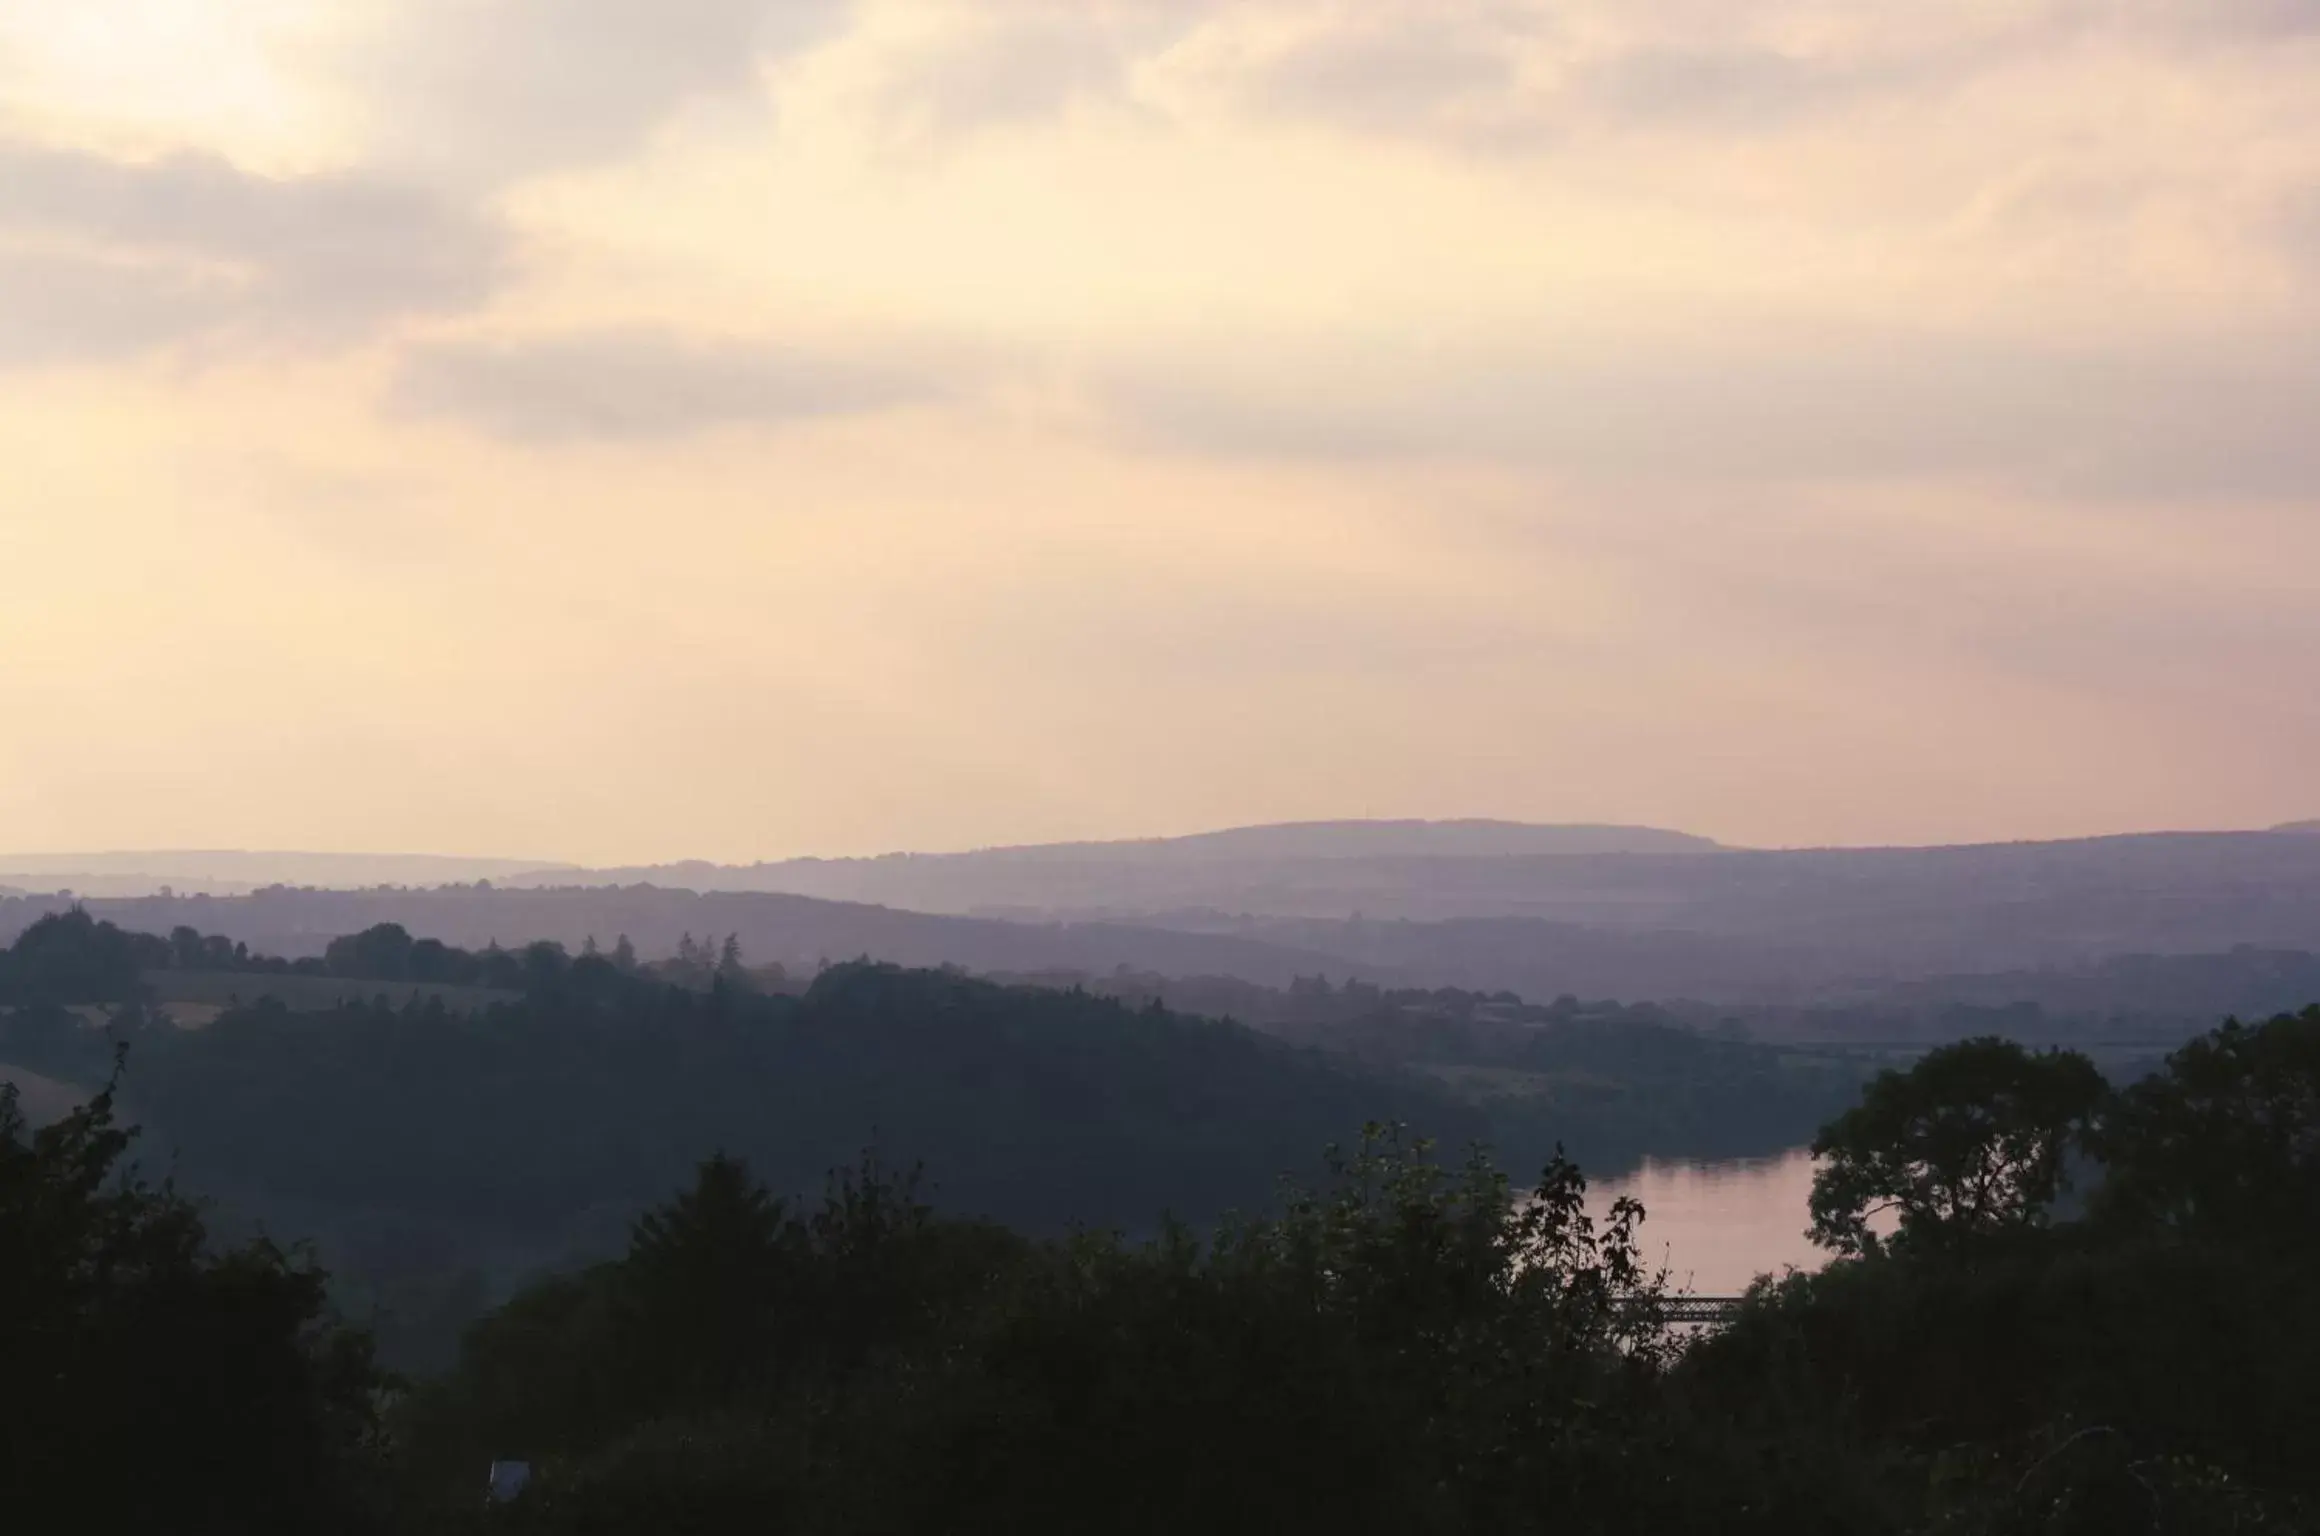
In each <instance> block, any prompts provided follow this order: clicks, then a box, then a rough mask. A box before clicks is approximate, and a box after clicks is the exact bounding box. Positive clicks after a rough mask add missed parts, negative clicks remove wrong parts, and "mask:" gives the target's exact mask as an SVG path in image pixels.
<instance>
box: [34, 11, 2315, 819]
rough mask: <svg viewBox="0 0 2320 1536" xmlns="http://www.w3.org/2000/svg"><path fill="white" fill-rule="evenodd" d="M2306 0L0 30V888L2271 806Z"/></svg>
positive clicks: (143, 24) (2302, 523) (2298, 514)
mask: <svg viewBox="0 0 2320 1536" xmlns="http://www.w3.org/2000/svg"><path fill="white" fill-rule="evenodd" d="M2315 80H2320V0H1918V3H1910V4H1902V3H1885V0H1554V3H1544V0H1358V3H1337V4H1331V3H1304V0H1232V3H1225V0H1080V3H1076V4H1066V3H1051V0H973V3H964V0H961V3H948V0H857V3H854V4H845V3H840V0H74V3H73V4H71V5H56V4H53V3H49V0H0V847H5V848H9V849H14V850H23V851H39V850H63V849H76V848H162V847H189V846H190V847H210V848H216V847H253V848H310V849H322V850H339V851H350V850H358V849H372V850H409V851H430V852H441V853H471V854H507V855H521V856H530V857H540V858H565V859H574V860H579V861H584V862H626V861H643V860H652V859H665V858H679V857H706V858H715V859H728V860H746V859H754V858H773V857H781V856H786V855H793V854H808V853H818V854H837V853H860V852H875V851H881V850H887V849H899V848H926V849H938V848H960V847H972V846H978V845H985V844H992V843H1014V842H1029V841H1040V840H1048V839H1063V838H1082V837H1106V836H1138V835H1152V834H1161V833H1171V832H1182V831H1191V830H1197V829H1201V828H1206V827H1215V826H1224V825H1234V824H1244V823H1251V822H1260V821H1272V820H1287V819H1312V818H1333V817H1352V816H1431V817H1449V816H1500V817H1512V818H1521V819H1529V820H1541V821H1611V822H1626V823H1646V824H1655V825H1662V826H1673V827H1681V828H1685V829H1688V830H1692V831H1696V832H1700V833H1704V834H1707V835H1711V836H1715V837H1718V838H1721V839H1723V840H1725V841H1727V842H1734V843H1744V844H1757V845H1798V844H1821V843H1882V842H1937V841H1963V840H1981V839H2000V838H2016V837H2043V836H2066V835H2077V834H2084V833H2095V832H2108V831H2118V830H2128V829H2137V828H2157V827H2234V826H2259V825H2267V824H2270V823H2272V822H2278V821H2285V820H2289V819H2292V818H2297V817H2307V816H2313V815H2320V767H2316V766H2315V765H2320V90H2315V89H2313V82H2314V81H2315Z"/></svg>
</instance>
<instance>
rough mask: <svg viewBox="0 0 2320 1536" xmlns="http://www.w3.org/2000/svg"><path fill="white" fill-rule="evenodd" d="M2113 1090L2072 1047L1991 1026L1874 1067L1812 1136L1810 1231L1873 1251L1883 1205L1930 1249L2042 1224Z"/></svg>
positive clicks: (1913, 1240)
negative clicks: (2001, 1034) (1854, 1095)
mask: <svg viewBox="0 0 2320 1536" xmlns="http://www.w3.org/2000/svg"><path fill="white" fill-rule="evenodd" d="M2107 1092H2108V1090H2107V1088H2106V1087H2105V1085H2104V1083H2103V1080H2102V1074H2100V1073H2099V1072H2097V1071H2096V1070H2095V1068H2094V1064H2093V1063H2092V1062H2090V1061H2088V1060H2087V1059H2086V1058H2085V1057H2084V1056H2081V1055H2079V1054H2078V1053H2076V1052H2075V1051H2045V1052H2040V1053H2036V1054H2033V1053H2032V1052H2030V1051H2027V1050H2025V1049H2024V1048H2023V1047H2022V1046H2020V1045H2018V1044H2016V1043H2014V1042H2013V1041H2010V1040H2001V1039H1997V1038H1995V1037H1983V1038H1980V1039H1975V1040H1961V1041H1959V1042H1958V1043H1956V1044H1954V1045H1945V1046H1942V1047H1941V1048H1939V1049H1937V1050H1934V1051H1931V1052H1928V1053H1927V1054H1926V1055H1925V1056H1924V1057H1923V1058H1922V1059H1921V1060H1919V1061H1918V1062H1917V1063H1916V1064H1915V1065H1913V1066H1911V1067H1910V1068H1909V1069H1908V1070H1906V1071H1888V1072H1885V1073H1883V1074H1881V1075H1879V1076H1878V1078H1877V1079H1876V1080H1875V1081H1874V1082H1872V1083H1871V1084H1870V1085H1869V1087H1868V1090H1867V1092H1865V1093H1864V1094H1863V1095H1862V1098H1861V1102H1860V1103H1859V1104H1858V1105H1857V1106H1855V1107H1854V1108H1852V1109H1850V1110H1848V1111H1846V1112H1845V1113H1844V1114H1843V1115H1840V1116H1839V1117H1838V1118H1837V1119H1836V1120H1834V1121H1832V1122H1831V1123H1830V1124H1829V1125H1828V1126H1827V1127H1825V1128H1824V1129H1823V1130H1822V1131H1821V1134H1820V1136H1819V1138H1818V1139H1816V1140H1815V1141H1814V1142H1813V1154H1814V1155H1815V1156H1816V1157H1819V1158H1820V1159H1822V1161H1823V1166H1822V1167H1821V1168H1820V1170H1819V1171H1818V1172H1817V1173H1815V1175H1814V1176H1813V1191H1812V1237H1813V1241H1815V1242H1817V1243H1819V1244H1821V1245H1822V1246H1824V1247H1827V1248H1831V1249H1834V1250H1836V1251H1837V1252H1838V1253H1847V1254H1857V1253H1867V1252H1874V1251H1876V1250H1877V1248H1878V1247H1879V1245H1880V1239H1879V1236H1878V1234H1877V1232H1876V1230H1875V1228H1874V1227H1873V1226H1872V1222H1873V1221H1875V1220H1876V1219H1878V1218H1881V1217H1889V1218H1890V1219H1892V1221H1893V1222H1894V1223H1895V1226H1896V1229H1897V1230H1896V1232H1895V1235H1894V1239H1893V1240H1894V1242H1895V1243H1897V1244H1901V1245H1906V1246H1910V1247H1916V1248H1927V1249H1930V1248H1948V1249H1954V1248H1956V1247H1959V1246H1961V1245H1964V1244H1968V1243H1970V1242H1972V1241H1973V1240H1975V1239H1977V1238H1981V1237H1987V1236H1990V1235H1993V1234H1996V1233H2001V1232H2007V1231H2018V1230H2022V1229H2026V1228H2032V1227H2036V1226H2039V1225H2041V1224H2043V1223H2044V1221H2045V1220H2046V1215H2047V1211H2048V1209H2049V1207H2051V1206H2052V1205H2053V1203H2054V1200H2055V1198H2056V1197H2057V1195H2059V1194H2060V1193H2061V1191H2062V1188H2063V1183H2064V1178H2065V1174H2066V1171H2067V1163H2066V1160H2067V1157H2068V1155H2069V1153H2070V1151H2071V1149H2072V1148H2073V1147H2074V1146H2076V1145H2077V1144H2078V1143H2079V1142H2080V1139H2081V1138H2082V1137H2083V1135H2084V1134H2085V1132H2086V1130H2087V1128H2088V1125H2089V1123H2090V1121H2091V1120H2092V1118H2093V1117H2094V1115H2095V1113H2096V1111H2097V1110H2098V1109H2099V1108H2100V1107H2101V1106H2102V1103H2103V1101H2104V1098H2105V1095H2106V1094H2107Z"/></svg>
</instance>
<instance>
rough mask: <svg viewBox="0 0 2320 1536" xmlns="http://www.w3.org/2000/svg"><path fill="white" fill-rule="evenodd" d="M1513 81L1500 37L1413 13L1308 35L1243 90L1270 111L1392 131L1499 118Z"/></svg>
mask: <svg viewBox="0 0 2320 1536" xmlns="http://www.w3.org/2000/svg"><path fill="white" fill-rule="evenodd" d="M1518 85H1519V81H1518V79H1517V76H1516V71H1515V67H1514V61H1513V59H1512V58H1511V57H1510V55H1509V52H1508V49H1507V40H1506V39H1505V38H1504V37H1503V36H1500V35H1497V34H1496V33H1494V32H1492V31H1488V30H1482V29H1474V30H1466V29H1461V28H1460V27H1458V26H1456V25H1455V24H1453V25H1448V26H1445V25H1443V24H1442V23H1441V19H1440V18H1438V17H1437V18H1432V19H1429V18H1427V17H1424V16H1410V17H1407V18H1404V19H1400V20H1393V19H1388V20H1387V21H1385V22H1383V23H1371V24H1367V25H1362V26H1356V27H1330V28H1327V29H1325V30H1322V31H1318V32H1315V33H1313V34H1311V35H1309V36H1308V37H1306V38H1305V39H1304V40H1303V41H1302V42H1300V43H1299V44H1297V45H1295V46H1293V47H1291V48H1289V49H1287V50H1285V51H1283V52H1281V53H1279V54H1277V55H1275V56H1274V57H1272V58H1271V59H1269V60H1267V61H1266V62H1265V63H1264V64H1263V65H1262V66H1261V67H1259V68H1258V69H1257V70H1256V71H1255V72H1254V73H1253V75H1252V76H1251V78H1250V79H1249V80H1248V81H1247V83H1246V86H1245V89H1246V91H1247V93H1248V95H1249V97H1250V99H1252V100H1253V101H1255V102H1257V103H1258V104H1261V105H1262V106H1263V107H1264V108H1266V109H1267V110H1270V111H1278V112H1282V113H1287V114H1291V115H1299V116H1315V117H1322V118H1327V119H1331V120H1334V121H1337V122H1341V123H1345V124H1348V125H1350V126H1353V127H1358V128H1361V129H1364V130H1367V131H1372V132H1387V133H1398V132H1405V131H1409V130H1413V129H1450V130H1453V131H1463V130H1465V129H1467V128H1470V127H1472V126H1473V121H1474V119H1475V118H1477V117H1485V116H1487V117H1498V118H1503V117H1504V115H1505V109H1506V106H1507V101H1508V98H1509V97H1510V95H1511V94H1513V93H1514V92H1516V90H1517V88H1518Z"/></svg>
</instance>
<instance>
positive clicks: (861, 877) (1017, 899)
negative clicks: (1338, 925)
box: [509, 819, 1723, 917]
mask: <svg viewBox="0 0 2320 1536" xmlns="http://www.w3.org/2000/svg"><path fill="white" fill-rule="evenodd" d="M1722 851H1723V849H1722V846H1721V845H1720V844H1718V843H1716V842H1714V841H1713V840H1711V839H1709V838H1705V837H1698V836H1694V835H1693V834H1691V833H1688V832H1672V831H1668V830H1665V829H1663V828H1658V827H1639V826H1608V825H1594V824H1568V825H1562V824H1549V823H1536V822H1517V821H1490V820H1480V819H1472V820H1458V821H1309V822H1280V823H1273V824H1268V825H1262V826H1250V827H1231V828H1226V829H1224V830H1222V831H1217V832H1199V833H1193V834H1191V835H1189V836H1184V837H1157V838H1139V839H1130V840H1122V841H1116V842H1082V843H1033V844H1024V845H1018V846H1012V847H997V848H981V849H976V850H973V851H971V852H966V853H889V854H882V855H878V856H875V857H869V858H841V859H820V858H801V859H783V860H776V861H770V862H763V863H757V864H748V865H729V864H713V863H709V862H707V861H705V860H688V861H685V862H682V863H675V864H650V865H631V866H627V867H623V868H613V869H589V870H568V869H553V870H542V871H538V872H536V873H532V874H526V875H521V876H516V877H513V878H512V880H511V881H510V882H509V883H512V884H516V885H522V886H532V887H542V886H574V885H585V886H617V885H639V884H641V885H663V886H678V887H682V888H684V889H687V890H697V891H761V892H780V893H783V894H787V895H793V896H814V897H819V898H821V899H823V900H825V901H857V902H870V903H875V904H878V905H883V906H897V907H908V908H911V909H913V910H916V911H924V912H951V913H962V914H964V913H984V914H989V915H1010V916H1012V915H1022V914H1047V913H1062V912H1066V911H1069V912H1073V913H1075V914H1080V915H1094V916H1122V917H1134V916H1138V915H1141V914H1145V913H1151V912H1159V911H1165V910H1168V909H1170V908H1174V907H1184V906H1192V905H1201V904H1204V903H1211V902H1213V900H1214V896H1215V893H1217V892H1220V891H1222V892H1232V891H1238V890H1243V889H1251V888H1253V889H1256V890H1258V891H1262V890H1264V889H1266V888H1270V887H1283V888H1284V889H1285V890H1304V889H1308V888H1309V889H1313V890H1316V891H1319V892H1321V893H1323V894H1322V895H1321V896H1320V897H1319V899H1318V901H1317V902H1315V901H1309V900H1306V899H1303V898H1302V897H1299V898H1295V899H1291V900H1289V901H1288V903H1287V905H1286V906H1285V907H1280V906H1277V905H1276V904H1275V903H1272V902H1267V901H1263V900H1259V901H1257V902H1255V903H1253V904H1251V905H1249V909H1250V910H1289V911H1297V912H1308V911H1310V912H1316V913H1321V912H1331V911H1340V912H1342V911H1351V910H1356V909H1358V908H1359V907H1360V906H1361V904H1362V902H1361V897H1360V893H1361V892H1362V891H1364V890H1370V889H1376V890H1379V891H1381V892H1383V893H1384V894H1385V895H1386V898H1387V905H1388V906H1389V907H1391V906H1393V901H1392V892H1393V891H1394V890H1395V889H1396V888H1398V887H1400V886H1403V885H1406V884H1408V883H1409V874H1408V870H1409V868H1410V867H1412V866H1445V867H1447V866H1453V865H1457V864H1460V863H1497V862H1500V861H1505V860H1516V859H1604V858H1611V859H1616V858H1635V857H1651V858H1693V857H1699V856H1702V855H1708V854H1715V853H1720V852H1722ZM1335 893H1343V894H1342V899H1340V895H1339V894H1335ZM1236 910H1237V909H1236Z"/></svg>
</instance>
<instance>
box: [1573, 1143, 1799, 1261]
mask: <svg viewBox="0 0 2320 1536" xmlns="http://www.w3.org/2000/svg"><path fill="white" fill-rule="evenodd" d="M1812 1179H1813V1157H1812V1153H1811V1152H1809V1151H1807V1150H1805V1149H1804V1148H1803V1147H1797V1148H1794V1149H1792V1150H1790V1151H1788V1152H1784V1153H1782V1154H1780V1155H1779V1156H1777V1157H1762V1158H1744V1159H1736V1160H1733V1161H1728V1162H1715V1163H1660V1162H1652V1161H1648V1160H1647V1161H1646V1162H1645V1163H1644V1165H1643V1167H1642V1168H1640V1169H1638V1170H1637V1171H1636V1172H1634V1173H1632V1174H1629V1175H1627V1176H1625V1177H1623V1178H1617V1179H1606V1180H1604V1181H1603V1182H1601V1183H1599V1184H1594V1185H1591V1186H1590V1187H1589V1189H1588V1191H1587V1208H1588V1210H1589V1211H1590V1212H1591V1213H1592V1214H1593V1215H1594V1216H1595V1217H1596V1218H1597V1219H1598V1220H1600V1219H1601V1218H1602V1217H1603V1216H1604V1215H1605V1214H1606V1213H1607V1212H1608V1211H1609V1210H1610V1209H1611V1202H1612V1201H1614V1200H1616V1199H1618V1198H1619V1197H1620V1196H1621V1195H1633V1196H1634V1197H1635V1198H1636V1199H1638V1200H1641V1201H1642V1202H1643V1207H1644V1212H1645V1218H1644V1223H1643V1228H1642V1231H1641V1233H1640V1237H1641V1242H1642V1249H1643V1257H1644V1261H1645V1262H1646V1263H1648V1264H1653V1265H1658V1264H1665V1265H1666V1266H1667V1267H1668V1269H1669V1271H1670V1281H1671V1283H1672V1284H1673V1285H1674V1286H1675V1288H1676V1289H1678V1290H1683V1291H1690V1292H1693V1293H1695V1294H1697V1295H1701V1296H1737V1295H1739V1294H1740V1293H1741V1292H1742V1291H1744V1290H1746V1289H1747V1288H1748V1282H1749V1281H1751V1280H1753V1279H1755V1278H1756V1277H1757V1276H1758V1275H1760V1274H1764V1273H1767V1272H1770V1273H1774V1274H1777V1273H1779V1272H1780V1271H1781V1270H1783V1269H1785V1268H1786V1267H1788V1266H1789V1265H1792V1264H1793V1265H1795V1266H1796V1267H1797V1268H1799V1269H1817V1268H1819V1267H1820V1266H1821V1264H1823V1263H1824V1262H1826V1261H1827V1259H1828V1254H1827V1253H1825V1252H1823V1251H1822V1250H1821V1249H1818V1248H1815V1247H1814V1246H1813V1245H1812V1243H1811V1241H1810V1240H1809V1239H1807V1238H1806V1237H1805V1235H1804V1231H1805V1227H1806V1226H1807V1225H1808V1224H1809V1222H1810V1220H1811V1216H1810V1213H1809V1211H1808V1208H1807V1202H1808V1200H1809V1198H1810V1196H1811V1194H1812Z"/></svg>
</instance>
